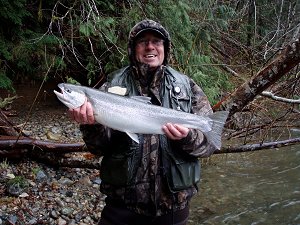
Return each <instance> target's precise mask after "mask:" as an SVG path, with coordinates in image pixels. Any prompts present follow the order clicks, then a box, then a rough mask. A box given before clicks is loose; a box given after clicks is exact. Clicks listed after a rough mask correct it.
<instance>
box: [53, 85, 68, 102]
mask: <svg viewBox="0 0 300 225" xmlns="http://www.w3.org/2000/svg"><path fill="white" fill-rule="evenodd" d="M59 89H60V92H58V91H56V90H53V92H54V94H56V96H57V97H58V98H59V99H61V100H65V97H64V94H63V93H64V92H63V89H62V88H61V87H59Z"/></svg>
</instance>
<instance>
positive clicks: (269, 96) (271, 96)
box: [260, 91, 300, 104]
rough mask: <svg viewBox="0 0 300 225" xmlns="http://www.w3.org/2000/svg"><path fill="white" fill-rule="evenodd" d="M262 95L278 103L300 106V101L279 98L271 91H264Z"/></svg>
mask: <svg viewBox="0 0 300 225" xmlns="http://www.w3.org/2000/svg"><path fill="white" fill-rule="evenodd" d="M260 95H262V96H265V97H268V98H271V99H273V100H276V101H280V102H286V103H291V104H300V99H289V98H283V97H279V96H276V95H274V94H273V93H272V92H269V91H263V92H262V93H261V94H260Z"/></svg>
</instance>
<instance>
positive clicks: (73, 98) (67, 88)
mask: <svg viewBox="0 0 300 225" xmlns="http://www.w3.org/2000/svg"><path fill="white" fill-rule="evenodd" d="M58 87H59V89H60V91H61V92H58V91H55V90H54V94H56V96H57V98H58V99H59V100H60V101H61V102H62V103H63V104H64V105H66V106H67V107H68V108H70V109H76V108H79V107H80V106H82V105H83V104H84V102H85V101H86V95H85V93H84V92H83V91H82V90H78V89H76V88H75V86H74V87H73V85H69V84H64V83H61V84H59V85H58Z"/></svg>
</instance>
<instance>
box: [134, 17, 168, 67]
mask: <svg viewBox="0 0 300 225" xmlns="http://www.w3.org/2000/svg"><path fill="white" fill-rule="evenodd" d="M145 31H153V32H156V33H158V34H159V35H160V36H162V37H163V39H164V52H165V58H164V61H163V64H164V65H167V64H168V60H169V56H170V50H171V38H170V34H169V32H168V31H167V30H166V29H165V28H164V27H163V26H162V25H161V24H160V23H158V22H155V21H153V20H149V19H146V20H142V21H140V22H138V23H137V24H136V25H135V26H134V27H133V28H132V29H131V31H130V32H129V38H128V56H129V60H130V63H131V65H136V64H137V62H136V59H135V44H136V43H135V42H136V39H137V37H138V36H139V35H140V34H142V33H143V32H145Z"/></svg>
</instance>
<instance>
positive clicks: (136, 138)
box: [126, 132, 140, 143]
mask: <svg viewBox="0 0 300 225" xmlns="http://www.w3.org/2000/svg"><path fill="white" fill-rule="evenodd" d="M126 134H127V135H128V136H129V137H130V138H131V139H132V140H134V141H135V142H136V143H140V141H139V137H138V135H137V134H134V133H129V132H126Z"/></svg>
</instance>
